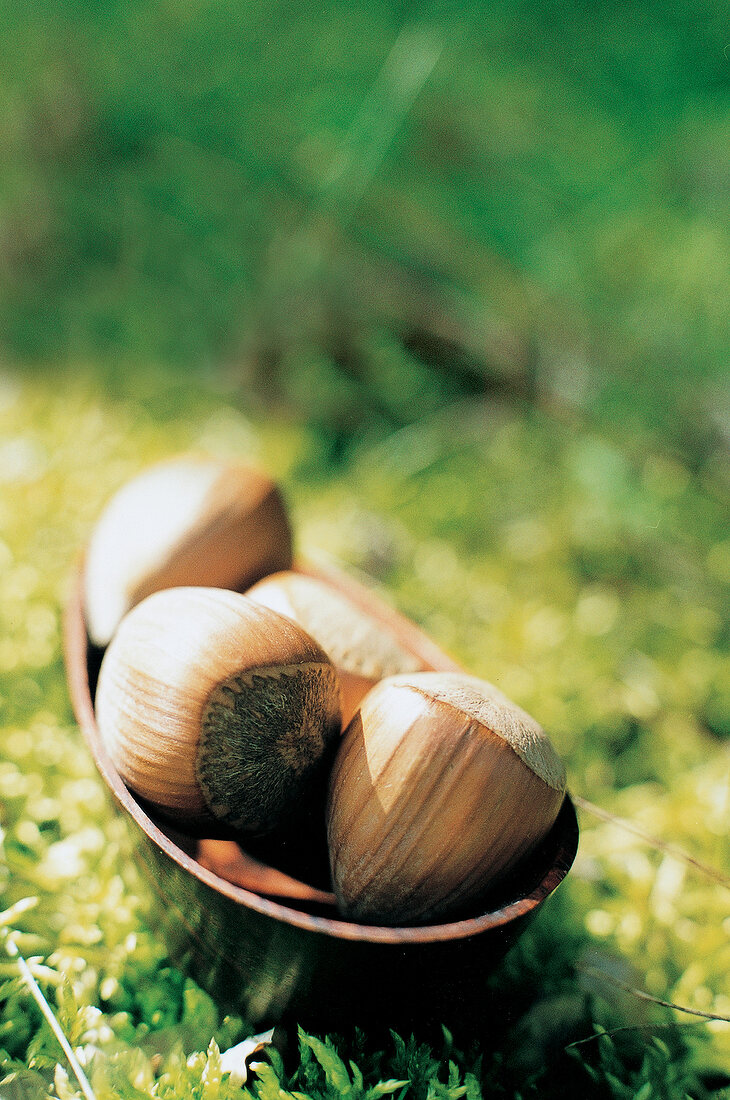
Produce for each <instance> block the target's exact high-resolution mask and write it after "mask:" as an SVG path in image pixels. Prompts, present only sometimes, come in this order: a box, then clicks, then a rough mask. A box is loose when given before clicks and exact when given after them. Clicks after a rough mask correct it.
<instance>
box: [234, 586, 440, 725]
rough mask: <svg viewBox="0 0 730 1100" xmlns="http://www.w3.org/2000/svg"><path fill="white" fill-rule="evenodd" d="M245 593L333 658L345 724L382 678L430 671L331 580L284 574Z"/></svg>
mask: <svg viewBox="0 0 730 1100" xmlns="http://www.w3.org/2000/svg"><path fill="white" fill-rule="evenodd" d="M246 595H247V596H249V597H250V598H251V599H252V600H255V601H256V602H257V603H260V604H263V605H264V606H265V607H270V608H272V610H274V611H278V612H279V613H280V614H281V615H287V616H288V617H289V618H291V619H293V620H294V621H295V622H297V623H299V625H300V626H302V627H303V628H304V629H305V630H306V631H307V633H308V634H311V635H312V637H313V638H314V639H315V640H316V641H317V642H319V644H320V645H321V646H322V648H323V649H324V650H325V652H326V653H327V654H328V656H329V657H330V659H331V661H332V663H333V664H334V666H335V668H336V669H337V673H338V676H339V678H340V687H341V691H342V723H343V726H345V725H347V723H348V722H349V721H350V719H351V718H352V716H353V714H354V713H355V711H356V710H357V708H358V706H359V704H360V701H361V699H362V698H363V696H364V695H365V694H366V692H367V691H369V690H370V688H371V687H373V686H374V684H376V683H378V681H379V680H382V679H383V678H384V677H385V676H394V675H396V674H399V673H405V672H417V671H420V670H422V669H424V668H426V664H425V662H424V661H423V660H422V659H421V658H420V657H418V656H416V655H415V654H414V653H412V652H410V651H409V650H408V649H406V648H405V647H404V646H403V645H402V644H401V642H400V640H399V639H398V638H397V637H396V636H395V634H394V633H393V631H392V630H389V629H388V626H387V624H386V623H384V622H379V621H378V620H377V619H376V618H374V617H373V616H372V615H370V614H368V612H367V611H365V610H364V609H363V608H361V607H359V606H358V605H357V604H356V603H355V602H354V601H353V600H352V599H350V598H349V597H348V596H346V595H345V594H344V593H343V592H340V591H338V590H337V589H336V588H334V587H333V586H332V585H331V584H329V583H328V582H327V581H324V580H319V579H318V578H316V577H310V576H307V575H306V574H302V573H293V572H290V571H284V572H281V573H275V574H273V575H272V576H269V577H264V579H263V580H261V581H259V582H258V583H257V584H255V585H253V587H252V588H250V589H249V590H248V591H247V592H246Z"/></svg>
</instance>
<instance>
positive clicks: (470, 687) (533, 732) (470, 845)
mask: <svg viewBox="0 0 730 1100" xmlns="http://www.w3.org/2000/svg"><path fill="white" fill-rule="evenodd" d="M564 793H565V771H564V768H563V765H562V763H561V761H560V759H559V757H558V756H557V754H556V753H555V750H554V748H553V747H552V745H551V743H550V741H549V740H548V738H547V737H546V735H545V733H544V731H543V730H542V729H541V727H540V726H539V725H538V723H537V722H535V721H534V719H532V718H530V716H529V715H527V714H526V713H525V712H524V711H523V710H521V709H520V708H519V707H517V706H516V705H515V704H514V703H512V702H510V700H509V699H507V698H506V696H504V695H503V694H502V693H501V692H499V691H498V690H497V689H496V688H495V687H493V686H492V685H491V684H488V683H486V682H485V681H482V680H479V679H477V678H476V677H472V676H466V675H463V674H460V673H419V674H414V675H412V676H396V677H391V678H389V679H386V680H383V681H382V682H381V683H380V684H378V685H377V686H376V687H374V688H373V689H372V691H370V692H369V693H368V695H367V696H366V697H365V699H364V700H363V702H362V704H361V706H360V710H359V711H358V713H357V714H356V715H355V717H354V718H353V720H352V722H351V723H350V725H349V726H348V728H347V731H346V733H345V735H344V737H343V741H342V744H341V745H340V748H339V750H338V753H337V757H336V759H335V763H334V767H333V770H332V774H331V777H330V788H329V803H328V811H327V815H328V839H329V849H330V863H331V869H332V879H333V884H334V891H335V894H336V896H337V899H338V904H339V905H340V908H341V909H342V911H343V913H344V914H345V915H346V916H348V917H349V918H352V919H355V920H359V921H366V922H371V923H374V924H391V925H393V924H396V925H397V924H411V923H422V922H425V921H430V920H433V919H434V918H436V917H442V916H443V915H444V914H447V913H449V912H452V911H454V910H458V909H461V908H463V907H464V906H465V905H466V903H467V902H469V901H472V900H474V899H476V898H477V897H479V896H480V895H482V894H483V893H484V892H485V890H486V889H487V888H488V887H490V886H492V885H494V884H495V883H497V882H498V881H499V880H500V879H501V878H503V877H504V876H505V875H506V874H507V872H508V871H509V870H510V869H511V868H512V867H513V866H514V865H515V864H516V863H517V862H518V861H519V860H520V859H521V858H523V857H524V856H526V855H527V854H528V853H529V852H530V851H531V850H532V849H533V848H534V847H535V846H536V845H537V844H538V843H539V841H540V840H541V839H542V838H543V837H544V836H545V835H546V834H547V832H548V831H549V830H550V828H551V826H552V825H553V823H554V821H555V819H556V817H557V815H558V812H559V810H560V807H561V805H562V802H563V797H564Z"/></svg>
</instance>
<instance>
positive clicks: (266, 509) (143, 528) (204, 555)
mask: <svg viewBox="0 0 730 1100" xmlns="http://www.w3.org/2000/svg"><path fill="white" fill-rule="evenodd" d="M291 559H292V535H291V529H290V525H289V520H288V518H287V514H286V509H285V506H284V502H283V499H282V497H281V494H280V493H279V490H278V488H277V487H276V485H275V484H274V482H273V481H272V480H271V478H269V477H268V476H267V475H266V474H264V473H262V472H261V471H259V470H254V469H251V468H249V467H247V466H238V465H230V464H228V463H225V462H222V461H218V460H217V459H213V458H200V457H197V456H182V457H178V458H173V459H169V460H167V461H165V462H160V463H158V464H157V465H155V466H152V467H150V468H149V469H147V470H144V471H143V472H142V473H141V474H139V475H138V476H137V477H135V478H133V479H132V480H131V481H128V482H127V483H126V485H124V486H122V488H121V489H120V490H119V491H118V492H117V493H116V494H115V495H114V496H113V497H112V498H111V500H110V501H109V503H108V504H107V506H106V508H105V509H104V511H103V512H102V515H101V517H100V518H99V520H98V522H97V524H96V527H95V529H94V531H93V533H92V536H91V540H90V542H89V547H88V551H87V556H86V565H85V570H84V614H85V618H86V625H87V630H88V632H89V637H90V638H91V640H92V642H94V644H95V645H97V646H105V645H107V644H108V643H109V641H110V639H111V637H112V635H113V633H114V631H115V630H116V628H117V625H118V624H119V622H120V620H121V618H122V616H123V615H124V614H125V613H126V612H127V611H128V610H129V609H130V608H132V607H134V606H135V605H136V604H138V603H139V602H140V601H141V600H143V599H144V598H145V596H149V595H151V593H152V592H156V591H158V590H159V589H162V588H174V587H177V586H181V585H191V584H195V585H204V586H210V587H215V588H239V589H241V588H245V587H247V586H248V585H250V584H253V582H254V581H256V580H258V579H259V578H260V577H263V576H265V575H266V574H267V573H273V572H275V571H277V570H280V569H286V568H288V567H289V566H290V565H291Z"/></svg>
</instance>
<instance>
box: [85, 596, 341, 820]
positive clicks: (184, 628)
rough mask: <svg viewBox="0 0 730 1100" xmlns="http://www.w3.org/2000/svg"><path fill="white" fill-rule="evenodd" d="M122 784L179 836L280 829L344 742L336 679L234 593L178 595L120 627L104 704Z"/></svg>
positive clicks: (310, 650)
mask: <svg viewBox="0 0 730 1100" xmlns="http://www.w3.org/2000/svg"><path fill="white" fill-rule="evenodd" d="M96 717H97V723H98V726H99V731H100V734H101V738H102V741H103V743H104V745H105V747H106V750H107V752H108V753H109V756H110V757H111V759H112V762H113V763H114V765H115V767H116V768H117V770H118V772H119V774H120V775H121V777H122V779H123V780H124V781H125V783H126V784H127V785H128V786H129V787H130V788H131V789H132V790H133V791H134V792H135V793H136V794H138V795H139V796H140V797H141V798H143V799H145V800H146V801H148V802H150V803H151V804H152V805H153V806H155V807H157V809H158V810H159V811H161V812H162V814H163V815H165V816H167V817H170V818H172V819H174V820H175V821H176V822H178V823H180V824H181V826H182V827H186V828H188V829H193V830H195V829H197V830H200V829H202V828H205V827H208V826H210V824H212V823H222V824H224V825H225V826H226V827H227V828H229V829H230V830H232V831H234V832H243V833H249V834H254V835H256V834H264V833H267V832H269V831H271V830H272V829H274V828H276V827H277V826H278V825H279V823H280V822H282V821H283V820H285V819H286V818H287V817H288V816H289V815H290V814H291V813H292V811H293V810H294V809H295V808H296V807H297V806H298V804H299V802H300V800H302V798H303V797H304V796H305V795H306V793H307V791H308V790H309V788H310V784H312V783H313V782H314V780H315V778H316V777H317V776H318V772H319V769H320V768H321V767H322V765H323V763H324V759H325V749H326V747H327V745H328V743H329V742H330V741H331V739H332V738H334V737H335V736H336V735H337V734H339V729H340V709H339V687H338V683H337V675H336V673H335V670H334V668H333V667H332V664H331V663H330V661H329V659H328V658H327V656H326V654H325V653H324V652H323V651H322V650H321V648H320V647H319V646H318V645H317V644H316V642H314V641H313V640H312V639H311V638H310V637H309V636H308V635H307V634H306V633H305V632H304V631H303V630H302V629H301V628H300V627H298V626H297V625H296V624H295V623H293V622H291V621H290V620H289V619H285V618H284V617H283V616H281V615H277V614H276V613H275V612H273V611H270V610H269V609H268V608H264V607H261V606H259V605H258V604H255V603H254V602H253V601H252V600H249V599H247V598H246V597H245V596H242V595H240V594H239V593H236V592H228V591H225V590H223V589H217V588H203V587H198V588H171V589H167V590H165V591H162V592H156V593H154V594H153V595H151V596H148V597H147V599H145V600H143V601H142V603H140V604H138V605H137V606H136V607H135V608H133V609H132V611H130V612H129V613H128V614H127V615H126V616H125V617H124V619H123V620H122V622H121V624H120V626H119V628H118V630H117V632H116V634H115V635H114V638H113V639H112V641H111V643H110V645H109V647H108V649H107V651H106V653H105V655H104V659H103V661H102V665H101V670H100V674H99V684H98V688H97V693H96Z"/></svg>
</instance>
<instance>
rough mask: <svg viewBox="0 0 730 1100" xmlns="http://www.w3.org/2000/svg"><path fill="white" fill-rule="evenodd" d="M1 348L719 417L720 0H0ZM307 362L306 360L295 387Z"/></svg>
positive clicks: (723, 239)
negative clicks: (629, 2)
mask: <svg viewBox="0 0 730 1100" xmlns="http://www.w3.org/2000/svg"><path fill="white" fill-rule="evenodd" d="M0 11H2V25H3V36H2V44H1V45H0V144H1V147H2V164H1V166H0V346H1V347H2V349H3V351H4V354H5V356H6V357H7V358H8V359H9V360H11V361H17V360H19V361H21V362H35V361H43V362H46V363H48V362H50V363H53V364H58V363H60V362H71V363H78V362H80V361H84V360H92V361H97V360H99V359H103V361H104V362H105V363H106V364H108V365H109V368H110V370H114V371H119V370H121V369H123V368H128V367H129V365H130V364H135V363H139V362H141V361H147V362H148V363H154V364H160V363H165V364H169V365H172V366H173V367H174V368H176V369H180V370H182V369H187V370H192V371H195V372H199V373H200V372H213V373H216V374H219V375H220V374H221V372H223V371H225V373H226V376H227V377H228V378H232V379H234V380H236V381H240V382H241V384H242V385H244V386H246V387H248V388H249V390H251V389H252V390H253V392H255V393H256V394H257V395H259V396H260V397H261V398H262V399H265V400H269V401H271V400H274V399H276V400H283V401H284V403H289V404H291V405H292V406H293V407H294V408H295V409H299V410H300V411H301V412H302V413H303V414H304V415H307V416H309V417H310V418H314V419H317V418H321V419H322V420H323V422H324V423H325V425H326V426H327V427H328V428H331V427H332V426H336V427H338V428H340V429H341V430H343V431H345V432H347V431H348V430H351V429H352V427H353V426H358V422H359V421H362V420H363V419H367V420H368V423H369V424H370V426H371V428H372V427H373V423H374V420H380V419H382V420H383V421H384V422H385V423H386V424H388V423H393V422H398V421H403V420H408V419H411V418H412V417H414V416H415V415H418V414H419V413H421V412H423V411H426V410H427V409H428V408H429V407H433V406H437V405H439V404H440V403H441V402H443V401H444V400H445V399H449V398H451V397H453V395H454V393H455V392H461V391H467V392H473V391H474V390H477V391H479V390H480V389H482V388H484V387H491V388H493V387H500V388H505V387H506V388H507V389H510V390H513V389H516V390H518V391H519V392H525V391H526V392H528V393H529V394H531V395H539V396H540V398H542V399H543V400H545V401H555V402H556V403H559V404H560V405H564V404H568V405H570V406H574V405H577V406H578V407H579V408H580V410H581V411H586V410H587V411H589V412H590V413H591V414H592V415H599V416H600V417H601V418H602V419H603V420H604V421H606V422H609V423H610V422H615V421H620V422H621V423H622V424H623V425H625V426H627V427H628V428H633V427H634V426H635V425H640V426H642V427H644V426H650V427H652V428H653V427H656V426H661V428H662V430H663V431H664V432H665V433H666V434H667V436H668V437H669V438H670V439H671V441H672V442H673V443H675V444H677V445H679V446H682V447H684V446H687V445H689V446H691V447H692V448H700V449H702V448H703V447H705V446H706V445H707V441H708V435H709V436H710V437H714V436H715V435H717V434H721V433H723V432H726V431H727V414H729V413H730V402H729V400H728V376H727V354H728V347H730V339H729V337H730V333H729V332H728V327H729V323H728V309H727V304H726V303H727V287H728V276H729V275H730V239H729V218H730V213H729V211H730V205H729V204H728V198H729V197H730V182H729V180H728V169H727V160H728V158H727V150H728V146H729V144H730V96H729V87H728V83H729V81H728V77H729V71H728V70H729V66H730V61H729V59H728V53H727V50H726V47H727V45H728V42H729V41H730V39H729V37H728V35H729V34H730V31H729V30H728V20H727V11H726V9H725V7H724V6H723V5H719V4H712V3H702V2H700V3H686V2H685V3H679V4H673V5H666V6H665V5H659V4H651V5H648V6H647V5H642V6H639V5H636V6H628V7H627V6H626V5H621V4H617V3H609V2H599V3H597V4H594V3H590V4H589V3H579V2H571V0H563V2H559V3H554V2H553V3H547V4H536V3H529V2H528V3H524V2H523V3H517V2H514V0H507V2H504V3H501V4H499V5H495V6H488V5H484V4H481V3H470V2H468V0H462V2H460V3H439V2H433V3H428V4H415V5H413V4H399V3H393V2H392V0H368V2H367V3H358V2H351V3H346V4H345V3H341V2H339V0H337V2H331V0H330V2H327V3H323V4H320V5H316V6H315V7H314V8H313V7H312V6H311V5H309V4H300V3H298V2H296V0H294V2H288V3H276V2H274V3H266V4H263V3H251V2H250V0H247V2H246V3H241V4H233V3H231V2H230V0H215V2H210V0H204V2H185V3H183V2H180V3H170V2H166V3H163V2H161V0H148V2H146V3H141V2H137V0H133V2H119V3H116V2H114V0H103V2H100V3H94V4H90V3H81V2H70V0H56V2H55V3H50V2H49V3H43V2H38V0H30V2H29V3H25V4H23V5H16V4H14V3H11V2H10V0H3V2H2V4H0ZM311 379H315V380H316V386H314V387H313V386H312V385H311V384H310V381H311Z"/></svg>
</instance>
